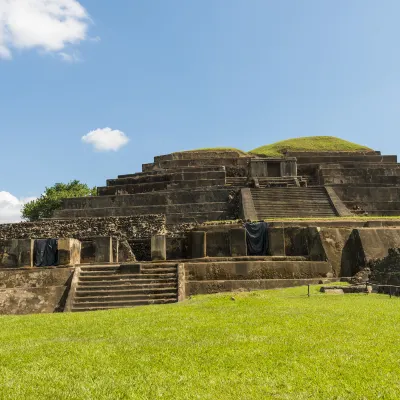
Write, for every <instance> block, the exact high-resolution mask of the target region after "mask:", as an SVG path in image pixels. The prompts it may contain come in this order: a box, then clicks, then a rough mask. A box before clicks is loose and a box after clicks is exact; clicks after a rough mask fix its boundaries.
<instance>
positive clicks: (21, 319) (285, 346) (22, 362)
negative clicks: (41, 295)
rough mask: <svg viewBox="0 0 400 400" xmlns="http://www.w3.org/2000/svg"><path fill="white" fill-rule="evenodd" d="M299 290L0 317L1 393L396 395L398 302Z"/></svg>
mask: <svg viewBox="0 0 400 400" xmlns="http://www.w3.org/2000/svg"><path fill="white" fill-rule="evenodd" d="M306 293H307V288H306V287H299V288H295V289H286V290H270V291H262V292H253V293H235V294H233V296H234V300H232V298H231V296H232V294H220V295H210V296H196V297H194V298H193V299H191V300H188V301H186V302H183V303H179V304H171V305H163V306H145V307H137V308H133V309H121V310H115V311H98V312H92V313H68V314H49V315H32V316H3V317H0V341H1V346H0V360H1V363H0V369H1V374H0V398H1V399H4V400H6V399H41V400H45V399H51V400H53V399H99V400H101V399H156V398H163V399H188V400H190V399H251V400H254V399H272V398H273V399H296V400H299V399H300V400H301V399H307V400H308V399H367V398H368V399H377V398H382V399H397V398H398V394H399V390H400V384H399V379H398V378H399V377H398V362H397V360H398V359H399V356H400V335H399V334H398V330H397V329H396V321H399V306H400V298H395V297H393V298H391V299H390V298H389V296H385V295H375V294H372V295H363V294H346V295H343V296H329V295H325V294H320V293H319V292H318V287H312V295H311V297H310V298H307V296H306Z"/></svg>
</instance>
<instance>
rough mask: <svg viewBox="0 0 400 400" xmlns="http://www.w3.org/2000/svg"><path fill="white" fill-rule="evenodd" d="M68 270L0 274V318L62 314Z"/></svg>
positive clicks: (54, 269) (8, 271)
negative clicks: (2, 316)
mask: <svg viewBox="0 0 400 400" xmlns="http://www.w3.org/2000/svg"><path fill="white" fill-rule="evenodd" d="M72 273H73V270H72V268H37V269H29V268H28V269H20V270H15V269H10V270H0V314H34V313H52V312H55V311H62V310H63V307H64V304H65V301H66V298H67V294H68V290H69V285H70V280H71V277H72Z"/></svg>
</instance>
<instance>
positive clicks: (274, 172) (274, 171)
mask: <svg viewBox="0 0 400 400" xmlns="http://www.w3.org/2000/svg"><path fill="white" fill-rule="evenodd" d="M267 171H268V176H271V177H279V176H281V163H280V162H268V164H267Z"/></svg>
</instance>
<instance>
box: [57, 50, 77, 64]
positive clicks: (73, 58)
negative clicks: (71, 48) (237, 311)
mask: <svg viewBox="0 0 400 400" xmlns="http://www.w3.org/2000/svg"><path fill="white" fill-rule="evenodd" d="M58 55H59V56H60V57H61V59H62V60H63V61H65V62H69V63H77V62H79V61H82V59H81V58H80V57H79V54H78V53H76V52H73V53H64V52H63V51H62V52H60V53H58Z"/></svg>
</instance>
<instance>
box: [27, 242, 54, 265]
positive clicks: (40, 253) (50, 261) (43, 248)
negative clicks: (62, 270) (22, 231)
mask: <svg viewBox="0 0 400 400" xmlns="http://www.w3.org/2000/svg"><path fill="white" fill-rule="evenodd" d="M33 256H34V259H33V260H34V262H33V263H34V265H35V267H51V266H52V265H57V263H58V241H57V239H36V240H35V243H34V246H33Z"/></svg>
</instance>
